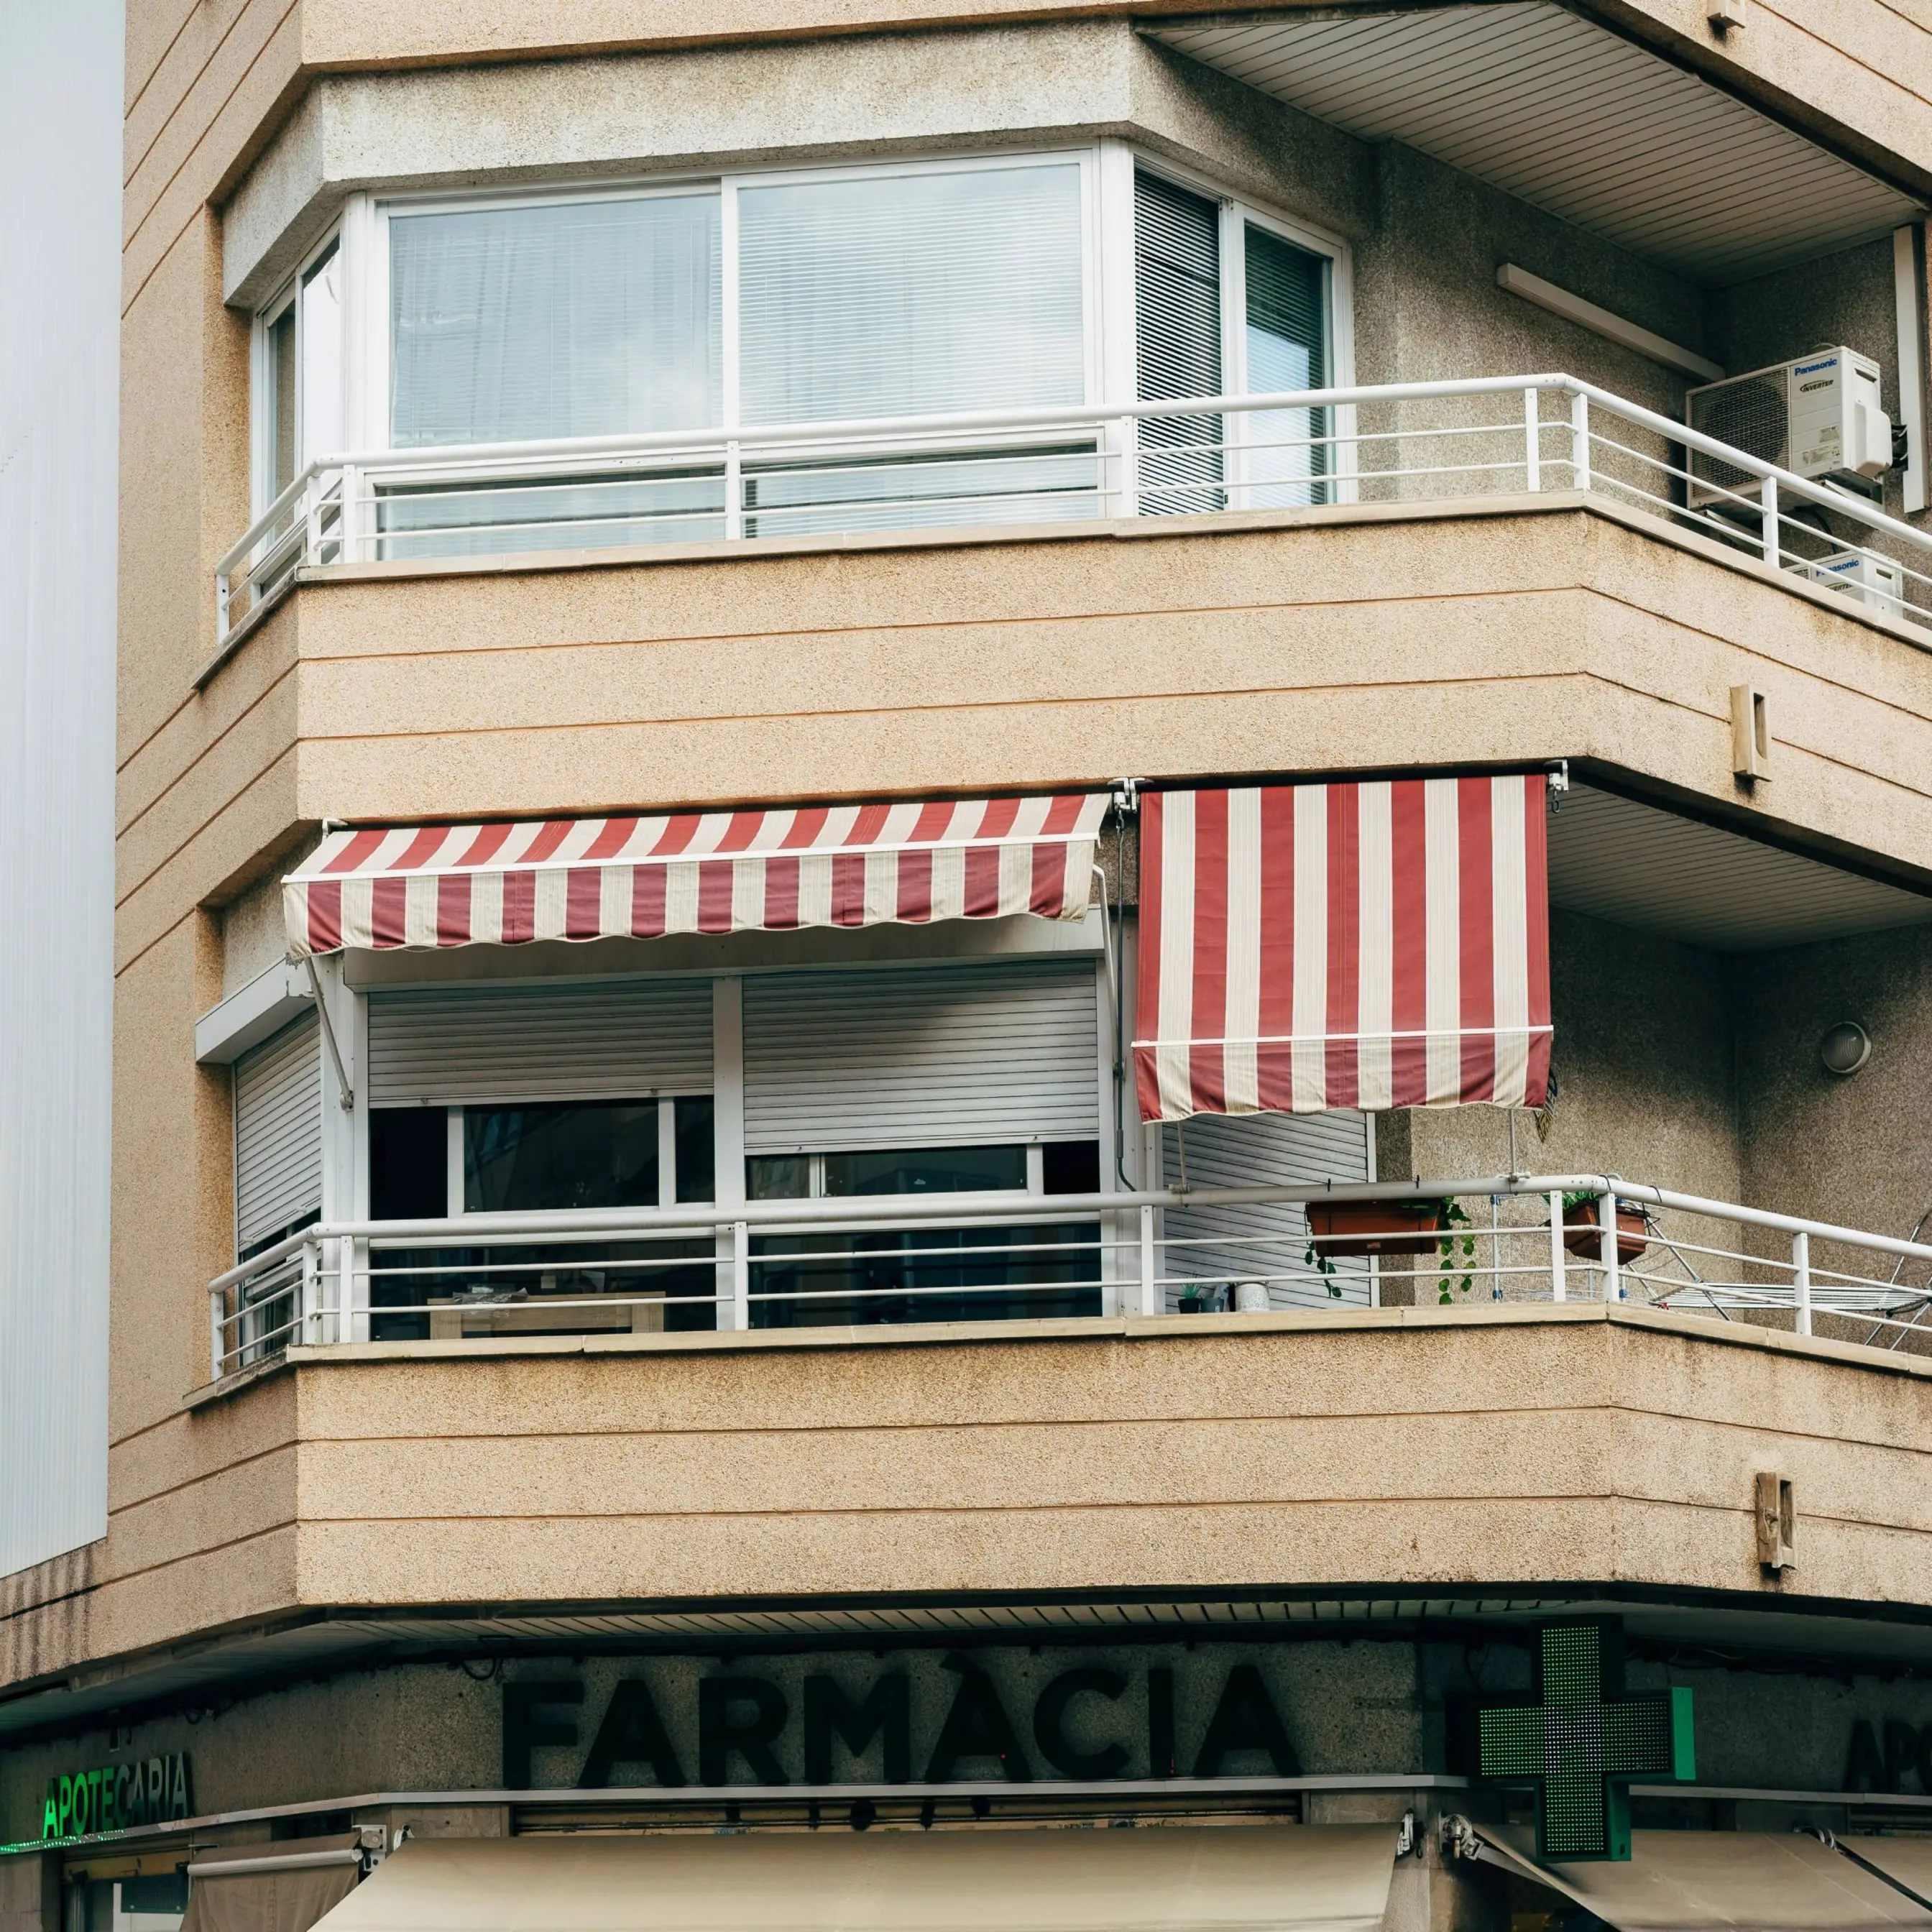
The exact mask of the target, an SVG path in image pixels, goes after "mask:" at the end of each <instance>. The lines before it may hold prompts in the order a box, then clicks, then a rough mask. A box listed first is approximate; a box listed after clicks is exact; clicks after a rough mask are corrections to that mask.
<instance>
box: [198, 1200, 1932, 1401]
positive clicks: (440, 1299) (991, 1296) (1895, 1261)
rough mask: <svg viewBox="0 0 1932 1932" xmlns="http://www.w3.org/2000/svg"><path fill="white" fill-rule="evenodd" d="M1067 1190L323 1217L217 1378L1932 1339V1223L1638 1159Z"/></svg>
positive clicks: (243, 1328) (227, 1299)
mask: <svg viewBox="0 0 1932 1932" xmlns="http://www.w3.org/2000/svg"><path fill="white" fill-rule="evenodd" d="M1050 1199H1051V1205H1050V1206H1049V1205H1046V1203H1045V1202H1043V1199H1042V1198H1041V1197H1040V1196H1037V1195H1035V1196H1027V1195H1025V1194H1021V1193H1006V1192H996V1193H992V1194H990V1195H980V1196H971V1195H962V1194H953V1195H950V1196H933V1197H931V1198H928V1199H904V1198H901V1199H898V1200H896V1201H895V1202H894V1203H893V1204H892V1206H891V1207H890V1208H885V1207H883V1205H881V1206H879V1207H876V1208H869V1209H865V1208H861V1209H856V1210H855V1208H854V1207H853V1205H850V1204H849V1203H846V1202H772V1201H766V1202H751V1203H748V1204H745V1205H742V1206H740V1207H738V1208H733V1209H732V1210H730V1212H729V1214H721V1212H720V1211H718V1209H715V1208H703V1207H694V1208H676V1209H638V1210H628V1211H621V1212H619V1211H589V1212H577V1213H553V1214H471V1215H466V1216H462V1217H455V1218H450V1219H442V1220H420V1221H410V1222H401V1221H387V1222H360V1223H349V1222H341V1223H326V1224H322V1225H317V1226H312V1227H311V1228H308V1229H305V1230H303V1231H302V1232H300V1233H299V1234H297V1235H292V1236H290V1237H289V1238H287V1239H285V1240H284V1241H280V1242H278V1243H277V1244H275V1245H274V1246H273V1247H270V1248H269V1249H267V1250H265V1251H264V1252H263V1253H260V1254H259V1255H257V1256H254V1257H253V1258H252V1259H250V1260H248V1261H247V1262H244V1263H242V1265H240V1266H239V1267H236V1268H231V1269H229V1270H228V1271H226V1273H224V1274H221V1275H220V1276H218V1277H216V1279H215V1280H214V1281H213V1282H212V1283H210V1284H209V1287H208V1333H209V1340H210V1346H211V1355H210V1359H209V1373H210V1381H211V1384H213V1385H220V1384H223V1383H225V1382H229V1381H230V1380H231V1379H233V1378H235V1377H236V1376H241V1375H243V1374H245V1373H248V1372H251V1371H260V1370H263V1369H264V1368H266V1367H269V1366H271V1365H272V1364H274V1363H275V1362H276V1361H278V1360H279V1359H281V1358H283V1357H284V1356H285V1355H286V1354H287V1351H289V1350H290V1349H292V1348H300V1349H304V1350H306V1351H318V1352H320V1354H319V1355H315V1356H311V1357H310V1358H309V1359H317V1360H320V1359H326V1357H327V1355H328V1352H329V1351H330V1350H332V1349H336V1348H338V1347H339V1346H341V1345H344V1344H351V1343H368V1342H371V1341H374V1342H408V1341H420V1342H428V1343H436V1344H443V1345H448V1346H446V1347H442V1348H438V1349H436V1350H434V1352H436V1353H439V1354H441V1353H445V1352H455V1353H458V1354H463V1353H473V1354H481V1355H488V1354H491V1353H496V1352H502V1350H504V1349H509V1350H511V1352H514V1351H516V1350H517V1349H518V1348H519V1347H529V1346H535V1347H536V1348H538V1349H539V1351H540V1352H541V1350H542V1349H544V1348H545V1347H547V1346H556V1344H555V1343H554V1341H553V1340H552V1341H550V1342H548V1343H545V1342H544V1341H541V1340H538V1338H556V1337H571V1336H577V1337H604V1338H606V1339H607V1340H610V1339H612V1338H615V1337H620V1336H621V1337H636V1336H640V1335H657V1334H664V1333H666V1332H667V1331H671V1332H674V1331H694V1330H725V1331H757V1330H768V1331H770V1330H780V1329H797V1328H818V1329H821V1330H822V1329H825V1328H839V1329H843V1330H845V1331H847V1332H849V1331H851V1330H853V1329H855V1328H862V1327H871V1326H879V1325H898V1324H905V1323H932V1322H942V1323H944V1322H971V1323H974V1324H975V1325H976V1326H975V1328H974V1329H973V1330H972V1331H971V1333H972V1335H973V1337H974V1339H977V1340H983V1339H985V1337H986V1333H987V1331H986V1329H985V1328H984V1327H983V1326H977V1325H979V1324H983V1323H985V1322H989V1321H1017V1322H1028V1321H1031V1322H1041V1321H1046V1320H1049V1319H1050V1320H1052V1322H1054V1324H1055V1326H1054V1330H1053V1332H1055V1333H1056V1334H1067V1333H1070V1332H1078V1328H1079V1325H1081V1324H1082V1323H1084V1322H1094V1323H1095V1324H1098V1323H1099V1322H1100V1321H1102V1320H1103V1319H1110V1318H1118V1317H1122V1316H1135V1317H1142V1318H1145V1317H1158V1316H1172V1315H1183V1316H1185V1315H1203V1314H1227V1315H1234V1316H1244V1315H1256V1316H1266V1315H1268V1314H1271V1313H1283V1312H1290V1311H1295V1310H1303V1311H1309V1312H1310V1313H1312V1314H1313V1316H1314V1317H1315V1318H1316V1319H1317V1320H1318V1321H1319V1319H1320V1316H1321V1315H1322V1312H1323V1311H1328V1310H1334V1311H1338V1312H1346V1313H1355V1311H1358V1310H1361V1309H1362V1308H1364V1307H1376V1306H1381V1307H1436V1308H1440V1307H1449V1308H1451V1309H1454V1308H1470V1309H1473V1308H1477V1307H1484V1306H1487V1305H1489V1304H1505V1303H1508V1304H1525V1303H1529V1304H1534V1303H1548V1304H1555V1303H1562V1302H1567V1301H1582V1302H1590V1301H1595V1302H1598V1303H1601V1304H1608V1305H1616V1304H1621V1305H1624V1306H1627V1307H1637V1308H1643V1309H1648V1310H1654V1311H1658V1312H1660V1313H1670V1314H1676V1315H1680V1316H1695V1317H1700V1318H1703V1319H1707V1320H1710V1321H1713V1322H1727V1323H1730V1322H1742V1323H1745V1324H1747V1325H1754V1326H1756V1327H1759V1328H1775V1329H1783V1330H1785V1331H1792V1332H1795V1333H1796V1334H1799V1335H1801V1336H1810V1335H1817V1336H1819V1337H1824V1338H1826V1339H1830V1340H1840V1341H1845V1342H1850V1343H1855V1344H1858V1345H1859V1346H1861V1347H1863V1348H1869V1349H1874V1350H1884V1351H1888V1352H1903V1353H1908V1354H1924V1353H1928V1352H1932V1348H1928V1346H1927V1344H1928V1343H1932V1323H1927V1322H1926V1321H1925V1320H1924V1317H1925V1316H1926V1315H1927V1311H1928V1310H1932V1244H1927V1243H1925V1242H1923V1241H1919V1240H1917V1239H1912V1240H1900V1239H1898V1238H1895V1237H1891V1236H1886V1235H1876V1234H1870V1233H1866V1232H1861V1231H1859V1230H1858V1229H1851V1228H1845V1227H1839V1226H1832V1225H1831V1224H1829V1223H1823V1222H1819V1221H1814V1220H1806V1219H1804V1218H1802V1217H1797V1216H1793V1215H1787V1214H1775V1213H1772V1212H1769V1211H1765V1210H1763V1209H1760V1208H1747V1207H1742V1206H1739V1205H1736V1204H1735V1203H1732V1202H1722V1201H1713V1200H1707V1199H1702V1198H1700V1197H1699V1196H1694V1195H1688V1194H1682V1193H1676V1192H1673V1190H1670V1189H1667V1188H1662V1187H1655V1186H1653V1185H1652V1184H1649V1183H1648V1182H1642V1181H1631V1180H1628V1179H1625V1178H1622V1177H1620V1176H1614V1175H1579V1174H1570V1175H1535V1176H1524V1175H1491V1176H1488V1177H1485V1178H1478V1179H1466V1180H1457V1181H1433V1180H1426V1179H1421V1178H1417V1179H1414V1180H1409V1181H1384V1182H1381V1183H1376V1184H1369V1185H1366V1186H1363V1185H1355V1186H1334V1187H1324V1186H1306V1185H1303V1186H1292V1187H1291V1186H1274V1187H1245V1188H1201V1189H1194V1190H1189V1189H1186V1188H1172V1189H1168V1190H1160V1191H1150V1192H1136V1193H1096V1194H1088V1195H1078V1196H1057V1197H1050ZM1913 1232H1914V1235H1915V1236H1916V1235H1919V1234H1921V1233H1922V1232H1924V1229H1923V1225H1922V1223H1921V1226H1920V1227H1919V1228H1918V1229H1914V1231H1913ZM1069 1324H1071V1325H1073V1326H1072V1328H1069V1326H1068V1325H1069ZM927 1332H928V1334H930V1333H931V1331H930V1330H929V1331H927ZM617 1346H623V1345H622V1344H618V1345H617ZM646 1346H648V1345H646Z"/></svg>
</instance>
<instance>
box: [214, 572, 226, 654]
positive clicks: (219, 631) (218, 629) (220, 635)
mask: <svg viewBox="0 0 1932 1932" xmlns="http://www.w3.org/2000/svg"><path fill="white" fill-rule="evenodd" d="M214 641H215V642H216V643H217V644H225V643H226V642H227V641H228V573H227V571H225V570H217V571H216V572H215V573H214Z"/></svg>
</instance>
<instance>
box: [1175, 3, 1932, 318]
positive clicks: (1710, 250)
mask: <svg viewBox="0 0 1932 1932" xmlns="http://www.w3.org/2000/svg"><path fill="white" fill-rule="evenodd" d="M1147 31H1148V32H1149V34H1151V37H1153V38H1154V39H1155V40H1158V41H1160V42H1162V43H1165V44H1166V45H1167V46H1171V47H1172V48H1174V49H1176V50H1177V51H1178V52H1181V53H1184V54H1186V55H1189V56H1190V58H1193V59H1195V60H1197V61H1200V62H1203V63H1205V65H1208V66H1209V67H1212V68H1219V69H1220V71H1222V72H1223V73H1224V74H1232V75H1233V76H1234V77H1235V78H1236V79H1237V80H1243V81H1245V82H1247V83H1248V84H1249V85H1250V86H1253V87H1256V88H1259V89H1261V90H1262V92H1264V93H1266V94H1271V95H1274V97H1275V98H1277V100H1280V101H1286V102H1287V103H1288V104H1289V105H1290V106H1291V107H1297V108H1299V109H1300V110H1301V111H1302V112H1303V113H1306V114H1310V115H1313V116H1315V118H1317V119H1318V120H1322V121H1331V122H1332V123H1334V124H1335V125H1336V126H1337V127H1343V128H1345V129H1346V130H1347V131H1348V132H1349V133H1352V134H1355V135H1358V136H1361V138H1362V139H1367V140H1397V141H1402V142H1406V143H1407V144H1408V145H1409V146H1411V147H1414V148H1420V149H1421V151H1423V152H1424V154H1430V155H1433V157H1435V158H1436V160H1440V161H1444V162H1446V163H1448V164H1449V165H1450V166H1452V167H1457V168H1460V169H1463V170H1464V171H1465V172H1468V173H1469V174H1472V175H1477V176H1478V177H1479V178H1481V179H1482V180H1484V181H1488V182H1490V183H1491V184H1493V185H1494V186H1496V187H1499V188H1502V189H1504V190H1507V191H1508V193H1511V194H1514V195H1516V196H1519V197H1520V199H1523V200H1524V201H1527V202H1532V203H1533V204H1534V205H1536V206H1537V207H1539V208H1545V209H1547V210H1548V211H1549V212H1550V213H1551V214H1556V215H1560V216H1562V217H1563V218H1564V219H1565V220H1568V221H1572V222H1574V223H1576V224H1577V226H1579V227H1580V228H1586V229H1590V230H1592V232H1593V233H1596V234H1599V235H1601V236H1605V237H1606V238H1607V239H1609V240H1610V241H1612V242H1616V243H1617V244H1619V245H1620V246H1622V247H1623V248H1628V249H1629V250H1631V251H1632V252H1633V253H1634V254H1638V255H1641V256H1644V257H1647V258H1648V259H1649V260H1652V261H1653V262H1656V263H1661V265H1663V266H1664V267H1666V268H1668V269H1673V270H1675V271H1676V272H1678V273H1679V274H1680V275H1685V276H1687V277H1688V278H1690V279H1691V280H1692V281H1697V282H1701V283H1704V284H1707V285H1709V286H1711V287H1723V286H1726V285H1728V284H1731V283H1734V282H1739V281H1746V280H1748V279H1749V278H1751V277H1753V276H1755V275H1766V274H1768V273H1769V272H1771V271H1772V270H1773V269H1780V268H1784V267H1787V266H1790V264H1792V263H1796V262H1801V261H1806V260H1811V258H1813V257H1817V256H1820V255H1823V254H1829V253H1831V252H1832V251H1835V250H1836V249H1839V248H1849V247H1851V246H1852V245H1854V244H1855V243H1858V242H1867V241H1870V240H1873V239H1875V238H1876V237H1877V236H1881V235H1883V234H1885V233H1888V231H1889V230H1890V229H1894V228H1896V227H1897V226H1900V225H1901V224H1902V223H1905V222H1907V221H1909V220H1912V219H1913V218H1914V217H1915V216H1916V215H1917V214H1918V212H1919V205H1918V203H1917V202H1915V201H1914V200H1913V199H1912V198H1911V197H1910V196H1907V195H1906V194H1904V193H1901V192H1900V190H1898V189H1897V188H1896V187H1893V186H1891V184H1888V183H1887V182H1885V181H1880V180H1878V179H1876V178H1875V177H1873V175H1869V174H1867V173H1866V172H1864V171H1863V170H1862V169H1859V168H1857V167H1855V166H1852V163H1850V162H1849V161H1846V160H1842V159H1841V158H1840V157H1838V155H1836V154H1832V153H1830V152H1829V151H1827V150H1826V149H1825V148H1821V147H1820V146H1818V145H1817V144H1816V143H1815V142H1812V141H1810V140H1808V139H1806V138H1805V136H1803V135H1802V134H1799V133H1796V132H1794V131H1793V130H1792V129H1790V128H1789V127H1786V126H1784V124H1782V123H1781V122H1780V121H1775V120H1773V119H1772V118H1770V117H1769V115H1766V114H1764V113H1760V111H1759V110H1757V109H1756V108H1754V107H1750V106H1748V105H1747V104H1746V103H1745V102H1744V101H1741V100H1739V99H1738V98H1736V96H1735V95H1730V94H1727V93H1725V92H1724V91H1723V90H1722V89H1720V88H1718V87H1715V86H1712V83H1709V81H1706V80H1700V79H1699V78H1698V77H1697V76H1696V75H1695V74H1691V73H1688V72H1687V71H1685V70H1684V69H1683V68H1678V67H1675V66H1673V65H1671V64H1670V62H1668V61H1666V60H1664V59H1661V58H1659V57H1658V55H1655V54H1654V53H1652V52H1648V51H1646V49H1644V48H1643V47H1640V46H1637V44H1635V43H1634V42H1632V41H1630V40H1625V39H1623V38H1622V37H1620V36H1619V35H1618V34H1614V33H1613V32H1611V31H1610V30H1609V29H1608V28H1605V27H1601V26H1598V25H1596V24H1595V23H1593V22H1592V21H1589V20H1584V19H1583V18H1582V17H1580V16H1579V15H1577V14H1575V13H1571V12H1569V11H1568V10H1567V9H1565V7H1561V6H1559V5H1555V4H1554V0H1485V4H1482V5H1474V6H1454V5H1452V6H1446V7H1412V8H1410V9H1409V10H1405V11H1402V12H1387V11H1382V12H1374V13H1368V12H1361V13H1358V12H1349V13H1333V12H1328V11H1323V12H1321V13H1298V14H1295V15H1292V16H1288V17H1281V16H1277V17H1272V18H1261V19H1256V18H1255V17H1252V16H1250V17H1247V18H1245V19H1237V20H1228V19H1220V20H1204V21H1199V22H1191V23H1178V24H1176V25H1174V26H1160V27H1154V28H1148V30H1147Z"/></svg>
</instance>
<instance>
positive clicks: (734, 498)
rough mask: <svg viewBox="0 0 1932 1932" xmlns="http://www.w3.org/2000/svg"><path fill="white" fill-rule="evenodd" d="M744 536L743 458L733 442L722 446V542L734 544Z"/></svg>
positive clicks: (741, 450)
mask: <svg viewBox="0 0 1932 1932" xmlns="http://www.w3.org/2000/svg"><path fill="white" fill-rule="evenodd" d="M744 534H745V458H744V452H743V449H742V447H741V446H739V444H738V443H736V442H735V441H734V442H730V443H726V444H725V446H724V540H725V541H726V542H727V543H735V542H736V541H737V540H738V539H739V538H741V537H742V536H743V535H744Z"/></svg>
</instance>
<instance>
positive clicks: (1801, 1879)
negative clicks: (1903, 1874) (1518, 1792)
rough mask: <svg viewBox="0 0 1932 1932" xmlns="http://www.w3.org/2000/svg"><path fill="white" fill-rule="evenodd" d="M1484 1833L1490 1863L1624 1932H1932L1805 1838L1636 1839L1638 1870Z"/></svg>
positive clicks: (1868, 1878) (1914, 1911) (1855, 1865)
mask: <svg viewBox="0 0 1932 1932" xmlns="http://www.w3.org/2000/svg"><path fill="white" fill-rule="evenodd" d="M1479 1835H1480V1836H1481V1839H1482V1841H1483V1852H1482V1855H1483V1856H1484V1858H1487V1859H1489V1860H1490V1861H1492V1862H1493V1863H1495V1864H1500V1865H1502V1867H1504V1868H1505V1870H1511V1871H1513V1872H1514V1873H1516V1874H1517V1876H1519V1877H1522V1878H1527V1879H1532V1880H1534V1882H1535V1883H1537V1884H1538V1885H1545V1886H1547V1887H1548V1888H1549V1889H1550V1890H1551V1891H1555V1892H1558V1893H1560V1894H1562V1895H1563V1896H1565V1897H1568V1898H1571V1899H1574V1900H1576V1902H1577V1903H1578V1904H1580V1905H1581V1906H1584V1907H1586V1909H1588V1910H1589V1911H1591V1912H1594V1913H1595V1915H1597V1917H1598V1918H1601V1919H1602V1920H1604V1921H1605V1922H1606V1923H1607V1924H1610V1925H1613V1926H1615V1927H1616V1932H1730V1928H1733V1927H1735V1928H1736V1932H1888V1928H1890V1927H1911V1928H1912V1932H1932V1909H1927V1907H1926V1906H1924V1905H1923V1904H1921V1903H1919V1902H1918V1900H1915V1899H1914V1898H1912V1897H1910V1896H1909V1895H1908V1894H1906V1892H1904V1891H1901V1890H1900V1889H1899V1888H1898V1887H1897V1885H1894V1884H1892V1883H1889V1882H1887V1880H1886V1879H1885V1878H1883V1877H1881V1876H1879V1875H1878V1874H1877V1873H1873V1872H1872V1871H1870V1870H1867V1869H1866V1868H1865V1867H1864V1864H1862V1863H1861V1861H1859V1860H1858V1859H1854V1858H1848V1857H1846V1855H1844V1853H1843V1852H1842V1851H1840V1850H1838V1849H1835V1848H1834V1847H1832V1846H1829V1845H1826V1844H1825V1843H1822V1842H1821V1841H1820V1840H1818V1839H1817V1838H1811V1837H1809V1836H1808V1835H1805V1833H1803V1832H1632V1833H1631V1855H1630V1858H1629V1859H1628V1861H1620V1862H1619V1863H1616V1864H1595V1863H1592V1864H1568V1863H1566V1864H1561V1865H1556V1866H1548V1865H1541V1864H1538V1863H1537V1862H1536V1861H1535V1860H1534V1859H1533V1858H1532V1857H1531V1856H1530V1855H1529V1839H1528V1835H1527V1834H1523V1835H1517V1834H1514V1833H1504V1832H1498V1831H1496V1830H1493V1829H1491V1828H1490V1827H1489V1826H1482V1827H1481V1828H1479ZM1847 1842H1848V1843H1849V1844H1850V1845H1855V1846H1867V1845H1870V1844H1872V1843H1880V1844H1882V1843H1885V1842H1886V1841H1882V1840H1879V1841H1873V1840H1870V1839H1853V1840H1850V1841H1847Z"/></svg>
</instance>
